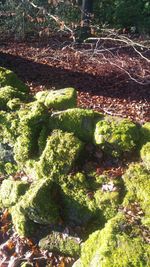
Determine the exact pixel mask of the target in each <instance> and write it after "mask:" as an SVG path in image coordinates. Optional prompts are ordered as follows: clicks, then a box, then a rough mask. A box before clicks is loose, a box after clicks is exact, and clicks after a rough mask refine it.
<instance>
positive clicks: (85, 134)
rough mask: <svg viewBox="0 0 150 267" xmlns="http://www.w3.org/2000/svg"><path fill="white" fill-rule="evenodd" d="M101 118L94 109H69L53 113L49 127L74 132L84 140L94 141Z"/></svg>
mask: <svg viewBox="0 0 150 267" xmlns="http://www.w3.org/2000/svg"><path fill="white" fill-rule="evenodd" d="M101 118H102V115H101V114H100V113H97V112H94V111H92V110H88V109H80V108H75V109H68V110H65V111H60V112H55V113H53V114H52V116H51V117H50V120H49V127H50V129H61V130H63V131H66V132H72V133H74V134H75V135H76V136H77V137H78V138H80V139H81V140H83V141H92V140H93V133H94V129H95V124H96V122H97V121H98V120H99V119H101Z"/></svg>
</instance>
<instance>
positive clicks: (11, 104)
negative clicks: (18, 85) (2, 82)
mask: <svg viewBox="0 0 150 267" xmlns="http://www.w3.org/2000/svg"><path fill="white" fill-rule="evenodd" d="M22 105H23V103H22V101H21V100H20V98H13V99H10V100H9V101H8V102H7V107H8V108H9V109H10V110H12V111H15V110H18V109H20V108H21V106H22Z"/></svg>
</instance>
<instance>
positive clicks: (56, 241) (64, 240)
mask: <svg viewBox="0 0 150 267" xmlns="http://www.w3.org/2000/svg"><path fill="white" fill-rule="evenodd" d="M80 242H81V240H80V239H79V238H77V237H73V236H69V235H67V234H65V233H61V232H54V231H53V232H52V233H51V234H49V235H48V236H46V237H44V238H42V239H41V240H40V242H39V247H40V248H41V249H44V250H47V251H50V252H54V253H58V254H62V255H67V256H71V257H78V256H79V254H80Z"/></svg>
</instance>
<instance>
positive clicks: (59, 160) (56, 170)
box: [35, 130, 83, 181]
mask: <svg viewBox="0 0 150 267" xmlns="http://www.w3.org/2000/svg"><path fill="white" fill-rule="evenodd" d="M82 149H83V143H82V142H81V141H80V140H79V139H78V138H77V137H75V136H74V135H73V134H72V133H66V132H62V131H61V130H54V131H53V132H52V134H51V136H49V137H48V138H47V142H46V146H45V149H44V151H43V153H42V155H41V157H40V159H39V161H38V162H37V164H36V166H35V168H36V171H37V175H38V177H39V178H42V177H47V178H50V177H51V176H52V175H55V181H58V180H59V176H60V175H63V174H67V173H69V171H70V170H71V168H72V166H73V164H74V163H75V161H76V160H77V158H78V157H79V156H80V152H81V151H82Z"/></svg>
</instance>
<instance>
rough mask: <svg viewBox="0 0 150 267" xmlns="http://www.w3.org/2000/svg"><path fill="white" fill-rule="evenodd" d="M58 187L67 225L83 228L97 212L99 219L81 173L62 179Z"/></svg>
mask: <svg viewBox="0 0 150 267" xmlns="http://www.w3.org/2000/svg"><path fill="white" fill-rule="evenodd" d="M60 186H61V189H62V203H63V216H64V217H65V221H66V222H67V223H71V224H77V225H84V226H85V224H87V223H88V222H89V220H91V218H94V217H96V216H97V215H98V214H97V213H98V212H99V217H100V215H101V213H100V211H98V210H97V207H96V203H95V201H94V199H90V197H89V195H88V191H89V190H88V183H87V181H86V178H85V176H84V175H83V174H82V173H77V174H75V175H68V176H66V177H64V179H62V181H60ZM101 223H102V222H101Z"/></svg>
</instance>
